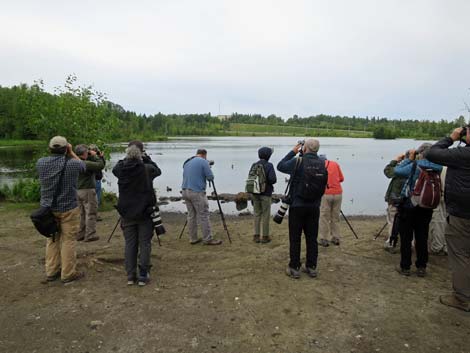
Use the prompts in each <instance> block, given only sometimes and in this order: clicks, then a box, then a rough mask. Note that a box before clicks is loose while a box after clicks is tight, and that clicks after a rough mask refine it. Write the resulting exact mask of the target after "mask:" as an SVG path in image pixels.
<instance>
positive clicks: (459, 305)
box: [439, 294, 470, 312]
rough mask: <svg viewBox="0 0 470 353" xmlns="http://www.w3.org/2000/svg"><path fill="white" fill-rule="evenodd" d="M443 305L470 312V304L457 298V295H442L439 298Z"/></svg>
mask: <svg viewBox="0 0 470 353" xmlns="http://www.w3.org/2000/svg"><path fill="white" fill-rule="evenodd" d="M439 301H440V302H441V304H444V305H447V306H451V307H453V308H456V309H459V310H463V311H466V312H470V302H464V301H462V300H460V299H459V298H457V297H456V296H455V294H447V295H441V296H440V297H439Z"/></svg>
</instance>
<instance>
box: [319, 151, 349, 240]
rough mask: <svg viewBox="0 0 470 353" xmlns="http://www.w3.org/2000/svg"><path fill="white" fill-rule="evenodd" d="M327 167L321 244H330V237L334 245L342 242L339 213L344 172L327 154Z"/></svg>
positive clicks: (321, 217) (322, 210)
mask: <svg viewBox="0 0 470 353" xmlns="http://www.w3.org/2000/svg"><path fill="white" fill-rule="evenodd" d="M322 157H323V158H324V159H325V167H326V169H327V171H328V184H327V186H326V190H325V194H324V195H323V197H322V199H321V205H320V229H319V233H320V245H321V246H325V247H326V246H329V242H328V239H330V240H331V243H332V244H334V245H339V243H340V232H339V215H340V212H341V202H342V199H343V189H342V188H341V183H342V182H343V181H344V176H343V172H342V171H341V168H340V167H339V164H338V163H336V162H334V161H329V160H327V159H326V156H324V155H323V156H320V158H322Z"/></svg>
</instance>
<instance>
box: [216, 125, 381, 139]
mask: <svg viewBox="0 0 470 353" xmlns="http://www.w3.org/2000/svg"><path fill="white" fill-rule="evenodd" d="M225 132H226V133H227V134H229V135H231V136H233V135H235V136H323V137H372V132H370V131H357V130H336V129H325V128H309V127H301V126H286V125H263V124H238V123H237V124H230V130H227V131H225Z"/></svg>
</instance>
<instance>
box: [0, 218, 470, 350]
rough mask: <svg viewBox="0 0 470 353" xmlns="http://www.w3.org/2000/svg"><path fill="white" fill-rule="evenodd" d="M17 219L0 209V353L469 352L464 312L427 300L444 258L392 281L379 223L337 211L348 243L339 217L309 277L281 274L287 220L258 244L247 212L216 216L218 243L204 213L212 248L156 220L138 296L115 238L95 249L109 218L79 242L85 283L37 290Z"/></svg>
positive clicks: (39, 245) (24, 230)
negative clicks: (160, 229) (333, 237)
mask: <svg viewBox="0 0 470 353" xmlns="http://www.w3.org/2000/svg"><path fill="white" fill-rule="evenodd" d="M27 216H28V212H26V211H5V210H2V211H1V212H0V224H1V226H0V287H1V288H0V293H1V297H2V300H1V303H2V310H1V311H0V327H1V328H2V329H1V330H0V351H1V352H470V348H469V344H468V342H469V341H468V337H470V324H469V320H470V316H469V315H468V314H465V313H461V312H459V311H457V310H453V309H450V308H447V307H445V306H443V305H441V304H440V303H439V301H438V295H439V294H441V293H446V292H448V291H449V290H450V289H451V284H450V273H449V271H448V265H447V258H445V257H431V258H430V264H429V276H428V277H426V278H418V277H416V276H415V275H413V276H411V277H410V278H404V277H401V276H399V275H398V274H397V273H396V272H395V271H394V267H395V266H396V265H397V264H398V261H399V255H398V254H389V253H386V252H384V251H383V249H382V245H383V237H381V238H379V239H378V240H377V241H374V240H373V237H374V236H375V234H376V233H377V231H378V230H379V229H380V228H381V227H382V226H383V224H384V222H385V218H384V217H364V216H360V217H349V216H348V219H349V220H350V222H351V223H352V225H353V227H354V229H355V230H356V232H357V233H358V235H359V237H360V239H359V240H355V238H354V236H353V235H352V233H351V232H350V230H349V229H348V228H347V225H346V224H345V222H343V221H342V222H341V230H342V243H341V246H339V247H333V246H330V247H328V248H322V247H320V249H319V263H318V267H319V277H318V278H317V279H314V280H312V279H310V278H308V277H307V276H302V277H301V279H300V280H293V279H290V278H288V277H287V276H286V275H285V274H284V271H285V267H286V264H287V261H288V251H289V250H288V233H287V221H286V220H285V221H284V222H283V224H282V225H280V226H279V225H276V224H274V223H272V224H271V229H272V234H273V242H272V243H270V244H267V245H261V244H255V243H253V242H252V241H251V237H252V223H253V218H252V216H244V217H237V216H228V217H227V225H228V228H229V231H230V233H231V236H232V240H233V243H232V244H231V245H230V244H229V243H228V241H227V238H226V235H225V233H224V231H223V228H222V224H221V222H220V217H219V215H217V214H212V215H211V220H212V225H213V229H214V232H215V234H216V237H217V238H220V239H223V240H224V244H223V245H222V246H218V247H208V246H203V245H201V244H198V245H194V246H192V245H190V244H189V243H188V240H187V237H186V236H187V235H185V237H184V238H183V239H181V240H178V235H179V233H180V231H181V229H182V227H183V225H184V221H185V216H184V214H180V213H162V218H163V221H164V223H165V227H166V229H167V231H168V234H166V235H165V236H164V237H162V239H161V241H162V246H161V247H159V246H158V244H157V242H156V239H154V242H153V255H152V262H153V265H154V267H153V269H152V281H151V283H150V284H149V285H148V286H146V287H144V288H138V287H135V286H132V287H128V286H126V276H125V273H124V269H123V266H124V264H123V261H124V253H123V244H124V242H123V238H122V235H121V232H120V231H117V232H116V234H115V236H114V237H113V239H112V240H111V243H109V244H108V243H107V242H106V240H107V237H108V236H109V234H110V233H111V230H112V228H113V227H114V225H115V222H116V220H117V215H116V213H115V212H105V213H102V214H101V216H102V217H103V221H102V222H99V223H98V232H99V234H100V236H101V239H100V240H99V241H98V242H95V243H79V244H78V246H77V253H78V261H79V268H80V269H82V270H84V271H85V272H86V277H85V278H84V279H83V280H80V281H78V282H74V283H70V284H67V285H63V284H61V283H59V282H54V283H50V284H47V285H44V284H41V280H43V278H44V269H43V262H44V242H45V241H44V239H43V238H42V237H41V236H39V235H38V234H37V233H35V231H34V230H33V228H32V226H31V225H30V222H29V219H28V217H27ZM118 230H119V229H118ZM302 245H304V244H302ZM302 250H303V251H304V246H303V249H302Z"/></svg>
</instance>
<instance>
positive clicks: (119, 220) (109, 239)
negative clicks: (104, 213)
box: [108, 217, 121, 243]
mask: <svg viewBox="0 0 470 353" xmlns="http://www.w3.org/2000/svg"><path fill="white" fill-rule="evenodd" d="M119 222H121V217H119V218H118V220H117V222H116V225H115V226H114V229H113V231H112V232H111V234H110V235H109V238H108V243H109V242H110V241H111V238H112V237H113V235H114V232H115V231H116V228H117V226H118V225H119Z"/></svg>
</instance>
